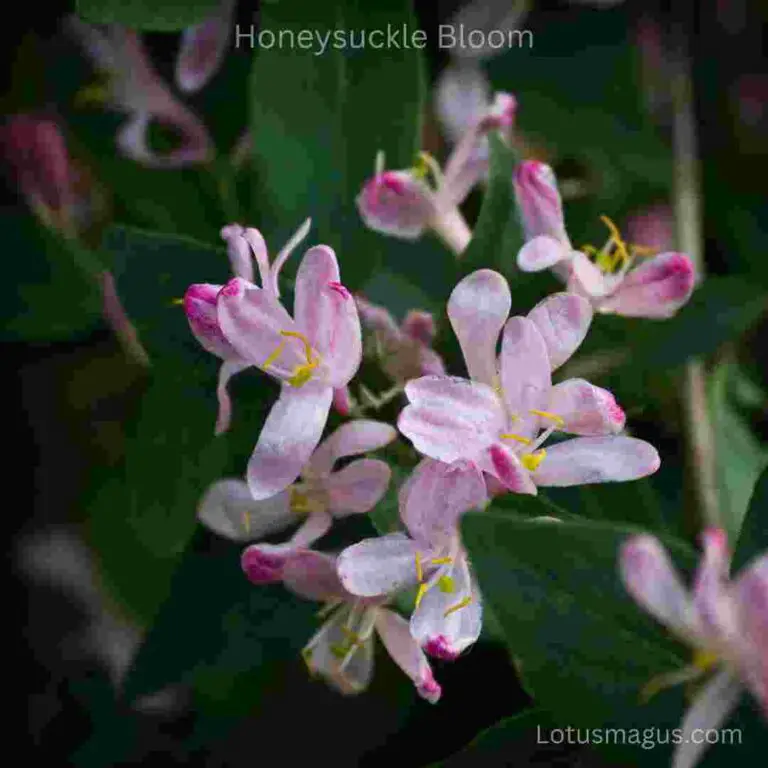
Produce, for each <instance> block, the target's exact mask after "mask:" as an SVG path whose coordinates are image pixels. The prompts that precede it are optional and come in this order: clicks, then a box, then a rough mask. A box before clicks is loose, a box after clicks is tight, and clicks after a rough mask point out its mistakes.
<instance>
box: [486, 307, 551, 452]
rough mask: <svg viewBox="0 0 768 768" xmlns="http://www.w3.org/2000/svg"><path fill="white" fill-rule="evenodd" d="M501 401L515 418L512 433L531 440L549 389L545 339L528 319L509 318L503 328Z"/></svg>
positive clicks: (546, 401) (548, 364) (544, 407)
mask: <svg viewBox="0 0 768 768" xmlns="http://www.w3.org/2000/svg"><path fill="white" fill-rule="evenodd" d="M499 367H500V368H501V387H502V391H503V392H502V395H503V397H504V402H505V403H506V404H507V408H508V410H509V413H510V414H511V415H512V416H513V417H514V418H513V419H512V423H511V428H512V429H511V431H512V432H514V433H515V434H518V435H520V436H522V437H527V438H530V437H533V436H534V435H535V433H536V429H537V427H538V424H539V417H538V416H537V415H535V414H532V413H531V411H532V410H540V411H541V410H545V409H546V407H547V405H548V404H549V393H550V390H551V388H552V377H551V372H550V362H549V354H548V353H547V345H546V343H545V341H544V338H543V337H542V335H541V334H540V333H539V331H538V330H537V327H536V325H535V323H534V322H533V321H532V320H529V319H528V318H527V317H511V318H510V319H509V321H508V322H507V324H506V326H505V327H504V337H503V339H502V344H501V356H500V358H499Z"/></svg>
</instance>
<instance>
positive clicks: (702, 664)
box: [693, 650, 718, 672]
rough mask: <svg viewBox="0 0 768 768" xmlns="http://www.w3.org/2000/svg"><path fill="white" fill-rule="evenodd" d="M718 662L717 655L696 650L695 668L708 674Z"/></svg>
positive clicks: (694, 656) (694, 657) (694, 655)
mask: <svg viewBox="0 0 768 768" xmlns="http://www.w3.org/2000/svg"><path fill="white" fill-rule="evenodd" d="M717 662H718V658H717V655H716V654H714V653H711V652H710V651H700V650H696V651H695V652H694V654H693V666H694V667H696V668H697V669H700V670H701V671H702V672H708V671H709V670H710V669H712V667H714V666H715V665H716V664H717Z"/></svg>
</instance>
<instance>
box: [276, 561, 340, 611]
mask: <svg viewBox="0 0 768 768" xmlns="http://www.w3.org/2000/svg"><path fill="white" fill-rule="evenodd" d="M282 573H283V584H285V586H286V587H288V589H290V590H291V591H292V592H295V593H296V594H297V595H299V596H301V597H304V598H306V599H307V600H317V601H318V602H330V601H331V600H344V601H346V600H350V599H351V598H352V596H351V595H350V594H349V592H347V591H346V590H345V589H344V587H343V586H342V584H341V582H340V581H339V577H338V574H337V573H336V558H335V557H333V556H332V555H326V554H325V553H323V552H315V551H313V550H311V549H300V550H298V551H296V552H295V553H294V554H293V555H292V556H291V558H290V559H289V560H288V561H287V562H286V563H285V565H284V566H283V571H282Z"/></svg>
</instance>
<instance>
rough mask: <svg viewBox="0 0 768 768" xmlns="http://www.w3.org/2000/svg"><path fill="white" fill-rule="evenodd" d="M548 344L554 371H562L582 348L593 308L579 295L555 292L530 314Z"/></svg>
mask: <svg viewBox="0 0 768 768" xmlns="http://www.w3.org/2000/svg"><path fill="white" fill-rule="evenodd" d="M528 319H529V320H531V321H533V323H534V325H535V326H536V329H537V330H538V332H539V333H540V334H541V336H542V338H543V339H544V342H545V343H546V345H547V353H548V355H549V362H550V366H551V368H552V370H553V371H554V370H556V369H557V368H559V367H560V366H561V365H562V364H563V363H564V362H565V361H566V360H568V358H569V357H570V356H571V355H572V354H573V353H574V352H575V351H576V350H577V349H578V348H579V346H581V342H582V341H584V338H585V337H586V335H587V331H588V330H589V326H590V323H591V322H592V305H591V304H590V303H589V302H588V301H587V300H586V299H585V298H583V297H581V296H578V295H576V294H575V293H555V294H553V295H552V296H548V297H547V298H546V299H544V300H543V301H540V302H539V303H538V304H537V305H536V306H535V307H534V308H533V309H532V310H531V311H530V312H529V313H528Z"/></svg>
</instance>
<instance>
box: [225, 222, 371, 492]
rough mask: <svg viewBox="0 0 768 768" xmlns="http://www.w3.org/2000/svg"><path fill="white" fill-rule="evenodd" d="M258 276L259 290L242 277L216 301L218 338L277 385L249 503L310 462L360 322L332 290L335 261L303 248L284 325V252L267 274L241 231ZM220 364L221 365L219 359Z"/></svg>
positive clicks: (353, 367)
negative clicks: (279, 284) (279, 280)
mask: <svg viewBox="0 0 768 768" xmlns="http://www.w3.org/2000/svg"><path fill="white" fill-rule="evenodd" d="M242 237H243V238H244V239H245V240H247V241H248V243H249V244H250V247H251V249H252V251H253V254H254V257H255V258H256V263H257V265H258V266H259V271H260V273H261V279H262V287H261V288H259V287H258V286H256V285H254V284H253V283H251V282H249V281H248V280H246V279H244V278H242V277H236V278H234V279H233V280H231V281H230V282H229V283H227V285H225V286H224V287H223V288H222V289H221V290H220V291H219V292H218V295H217V299H216V322H215V324H212V325H211V329H210V337H211V338H212V339H213V338H216V339H217V341H218V337H217V336H216V334H217V333H219V332H220V333H221V334H222V338H223V340H224V341H226V343H227V344H228V345H231V347H232V348H233V349H234V350H235V352H236V354H237V356H238V358H239V360H240V361H242V363H243V364H247V365H252V366H255V367H257V368H259V369H260V370H262V371H264V372H265V373H268V374H270V375H271V376H273V377H274V378H276V379H277V380H278V381H280V382H281V383H282V389H281V392H280V397H279V399H278V400H277V402H276V403H275V405H274V406H273V407H272V410H271V411H270V414H269V416H268V417H267V420H266V421H265V423H264V427H263V429H262V431H261V435H260V436H259V440H258V442H257V443H256V447H255V449H254V451H253V455H252V456H251V459H250V461H249V463H248V472H247V480H248V486H249V488H250V490H251V493H252V494H253V496H254V498H256V499H266V498H269V497H270V496H274V495H275V494H277V493H279V492H280V491H282V490H284V489H285V488H287V487H288V486H289V485H290V484H291V483H292V482H293V481H294V480H295V479H296V478H297V477H298V475H299V473H300V472H301V470H302V469H303V468H304V466H305V465H306V463H307V461H308V460H309V457H310V455H311V454H312V452H313V451H314V449H315V447H316V446H317V444H318V442H319V441H320V437H321V435H322V433H323V429H324V427H325V424H326V421H327V419H328V413H329V411H330V407H331V402H332V399H333V396H334V390H338V389H341V388H343V387H345V386H346V385H347V384H348V383H349V381H350V379H351V378H352V377H353V376H354V375H355V373H356V372H357V369H358V367H359V366H360V360H361V357H362V339H361V332H360V319H359V318H358V315H357V308H356V307H355V302H354V299H353V298H352V294H351V293H350V292H349V291H348V290H347V289H346V288H345V287H344V286H343V285H342V284H341V282H339V277H340V276H339V265H338V262H337V261H336V254H335V253H334V252H333V250H332V249H331V248H329V247H327V246H325V245H319V246H315V247H314V248H310V249H309V250H308V251H307V253H306V254H305V255H304V258H303V259H302V261H301V264H300V265H299V268H298V271H297V274H296V282H295V291H294V315H293V317H291V316H290V315H289V314H288V312H287V311H286V309H285V308H284V307H283V305H282V304H281V303H280V300H279V298H278V288H277V273H278V272H279V270H280V267H281V266H282V263H283V261H284V259H285V257H286V256H287V254H286V253H285V250H284V251H283V252H281V254H280V255H279V256H278V257H277V259H276V260H275V263H274V264H273V266H272V267H271V268H270V267H269V264H268V263H267V250H266V245H265V244H264V240H263V238H262V237H261V235H260V234H259V233H258V232H257V231H256V230H255V229H250V230H245V232H244V233H243V235H242ZM225 359H226V358H225Z"/></svg>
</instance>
